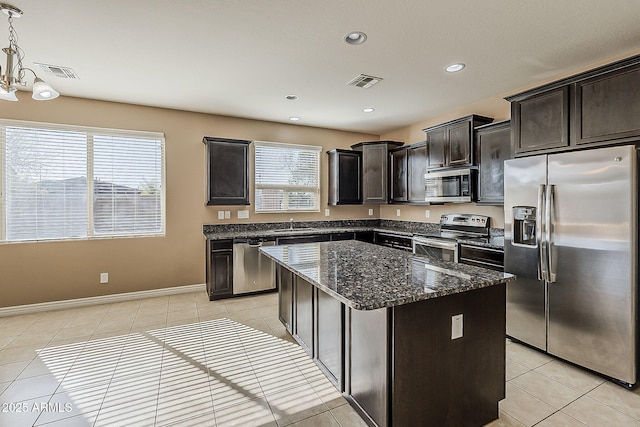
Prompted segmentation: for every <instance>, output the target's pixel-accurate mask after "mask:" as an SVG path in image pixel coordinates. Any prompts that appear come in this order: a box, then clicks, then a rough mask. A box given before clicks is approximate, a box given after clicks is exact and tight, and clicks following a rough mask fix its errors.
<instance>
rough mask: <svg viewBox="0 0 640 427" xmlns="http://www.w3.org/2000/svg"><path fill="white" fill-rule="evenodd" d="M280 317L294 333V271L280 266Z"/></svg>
mask: <svg viewBox="0 0 640 427" xmlns="http://www.w3.org/2000/svg"><path fill="white" fill-rule="evenodd" d="M278 288H279V292H278V317H279V318H280V321H281V322H282V324H283V325H284V327H285V328H286V329H287V331H288V332H289V333H290V334H293V273H292V272H291V271H290V270H287V269H286V268H284V267H281V266H278Z"/></svg>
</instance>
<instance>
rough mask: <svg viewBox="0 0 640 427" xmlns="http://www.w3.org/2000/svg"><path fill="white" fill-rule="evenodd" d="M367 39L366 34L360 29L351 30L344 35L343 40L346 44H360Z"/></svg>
mask: <svg viewBox="0 0 640 427" xmlns="http://www.w3.org/2000/svg"><path fill="white" fill-rule="evenodd" d="M365 40H367V35H366V34H365V33H363V32H362V31H352V32H350V33H347V34H346V35H345V36H344V41H345V42H346V43H348V44H362V43H364V42H365Z"/></svg>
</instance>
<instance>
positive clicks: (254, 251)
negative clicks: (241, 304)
mask: <svg viewBox="0 0 640 427" xmlns="http://www.w3.org/2000/svg"><path fill="white" fill-rule="evenodd" d="M275 244H276V242H275V239H266V238H256V239H251V238H250V239H234V241H233V294H234V295H238V294H247V293H251V292H258V291H266V290H270V289H275V287H276V273H275V267H274V265H273V262H272V261H271V260H270V259H269V258H267V257H266V256H264V255H262V254H261V253H260V252H259V249H260V247H261V246H274V245H275Z"/></svg>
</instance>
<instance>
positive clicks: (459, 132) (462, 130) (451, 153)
mask: <svg viewBox="0 0 640 427" xmlns="http://www.w3.org/2000/svg"><path fill="white" fill-rule="evenodd" d="M447 134H448V140H449V146H448V149H447V150H446V151H445V156H447V157H446V160H447V161H446V162H445V163H446V164H447V165H448V166H466V165H470V164H471V162H472V160H473V159H472V155H471V142H472V139H471V138H472V135H473V134H472V129H471V121H465V122H462V123H457V124H455V125H451V126H447Z"/></svg>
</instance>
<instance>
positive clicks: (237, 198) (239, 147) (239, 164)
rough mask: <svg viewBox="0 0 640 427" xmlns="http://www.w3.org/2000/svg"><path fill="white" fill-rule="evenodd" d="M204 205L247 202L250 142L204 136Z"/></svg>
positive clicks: (245, 203)
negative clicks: (205, 181) (205, 191)
mask: <svg viewBox="0 0 640 427" xmlns="http://www.w3.org/2000/svg"><path fill="white" fill-rule="evenodd" d="M203 142H204V143H205V144H206V146H207V206H214V205H248V204H249V144H250V143H251V141H245V140H233V139H224V138H210V137H205V138H204V140H203Z"/></svg>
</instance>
